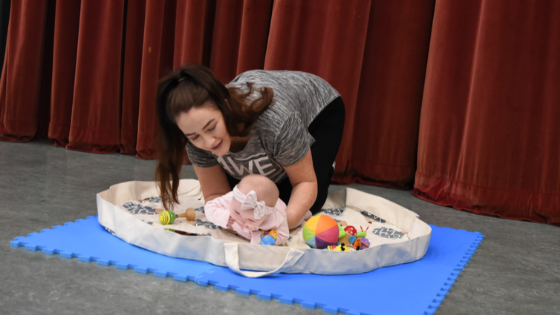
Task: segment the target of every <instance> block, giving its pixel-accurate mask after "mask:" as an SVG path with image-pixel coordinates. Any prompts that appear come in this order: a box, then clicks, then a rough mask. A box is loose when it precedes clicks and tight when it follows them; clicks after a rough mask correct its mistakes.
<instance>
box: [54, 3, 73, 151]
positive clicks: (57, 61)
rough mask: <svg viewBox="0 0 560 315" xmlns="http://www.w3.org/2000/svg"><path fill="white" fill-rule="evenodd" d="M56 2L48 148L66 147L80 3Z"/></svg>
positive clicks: (70, 113) (71, 102)
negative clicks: (50, 145)
mask: <svg viewBox="0 0 560 315" xmlns="http://www.w3.org/2000/svg"><path fill="white" fill-rule="evenodd" d="M56 3H57V6H56V12H55V16H56V19H55V25H54V40H53V57H52V79H51V82H52V86H51V99H50V101H51V103H50V117H51V119H50V124H49V133H48V138H49V140H50V143H51V144H52V145H54V146H57V147H66V145H67V144H68V136H69V134H70V124H71V118H72V105H73V98H74V75H75V73H76V55H77V51H78V30H79V25H80V7H81V3H80V1H74V0H57V2H56Z"/></svg>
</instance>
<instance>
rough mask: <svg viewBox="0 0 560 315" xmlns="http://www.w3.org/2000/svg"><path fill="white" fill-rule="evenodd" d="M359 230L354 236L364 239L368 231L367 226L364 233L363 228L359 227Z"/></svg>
mask: <svg viewBox="0 0 560 315" xmlns="http://www.w3.org/2000/svg"><path fill="white" fill-rule="evenodd" d="M360 230H361V231H360V232H358V233H356V234H354V235H356V236H357V237H359V238H364V237H366V235H367V234H366V233H367V230H369V226H368V227H367V229H366V230H365V231H364V228H363V227H361V226H360Z"/></svg>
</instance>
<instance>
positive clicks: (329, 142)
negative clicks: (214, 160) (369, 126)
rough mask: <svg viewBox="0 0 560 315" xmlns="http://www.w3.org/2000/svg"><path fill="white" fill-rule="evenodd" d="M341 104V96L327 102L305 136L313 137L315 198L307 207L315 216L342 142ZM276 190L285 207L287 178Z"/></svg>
mask: <svg viewBox="0 0 560 315" xmlns="http://www.w3.org/2000/svg"><path fill="white" fill-rule="evenodd" d="M344 116H345V109H344V102H343V101H342V98H341V97H338V98H336V99H335V100H334V101H332V102H330V103H329V104H328V105H327V106H326V107H325V108H324V109H323V110H322V111H321V113H319V115H318V116H317V117H316V118H315V119H314V120H313V122H312V123H311V125H309V128H307V130H309V133H310V134H311V135H312V136H313V138H315V143H313V145H312V146H311V155H312V157H313V168H314V169H315V176H316V177H317V199H315V203H314V204H313V206H312V207H311V209H309V210H311V213H313V214H316V213H317V212H319V211H321V207H322V206H323V204H324V203H325V201H326V200H327V195H328V193H329V185H330V184H331V177H332V175H333V172H334V168H333V163H334V159H335V158H336V155H337V153H338V148H339V147H340V142H341V141H342V131H343V130H344ZM226 175H227V179H228V182H229V185H230V187H231V189H233V187H235V185H237V184H238V183H239V180H238V179H235V178H233V177H231V176H230V175H229V174H227V173H226ZM276 186H278V190H279V191H280V199H282V201H284V202H285V203H286V204H288V202H289V200H290V195H291V194H292V184H291V183H290V179H289V178H285V179H284V180H282V181H281V182H280V183H278V184H276Z"/></svg>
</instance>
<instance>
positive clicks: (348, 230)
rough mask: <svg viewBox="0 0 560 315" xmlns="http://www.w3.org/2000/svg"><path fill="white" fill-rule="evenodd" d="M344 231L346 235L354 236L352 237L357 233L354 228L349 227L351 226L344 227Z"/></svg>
mask: <svg viewBox="0 0 560 315" xmlns="http://www.w3.org/2000/svg"><path fill="white" fill-rule="evenodd" d="M344 231H345V232H346V233H348V234H350V235H354V236H356V233H358V231H356V228H355V227H353V226H351V225H348V226H347V227H345V228H344Z"/></svg>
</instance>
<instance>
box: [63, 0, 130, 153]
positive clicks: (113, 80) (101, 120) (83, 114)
mask: <svg viewBox="0 0 560 315" xmlns="http://www.w3.org/2000/svg"><path fill="white" fill-rule="evenodd" d="M124 3H125V1H124V0H82V3H81V8H80V24H79V34H78V49H77V53H76V54H77V56H76V74H75V81H74V96H73V100H72V102H73V105H72V118H71V125H70V134H69V137H68V140H69V142H68V145H67V146H66V147H67V148H68V149H71V150H79V151H87V152H94V153H113V152H116V151H117V150H118V149H119V147H120V120H121V119H120V117H121V109H120V102H121V101H120V98H121V54H122V40H123V34H122V29H123V22H124ZM55 79H56V78H55Z"/></svg>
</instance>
